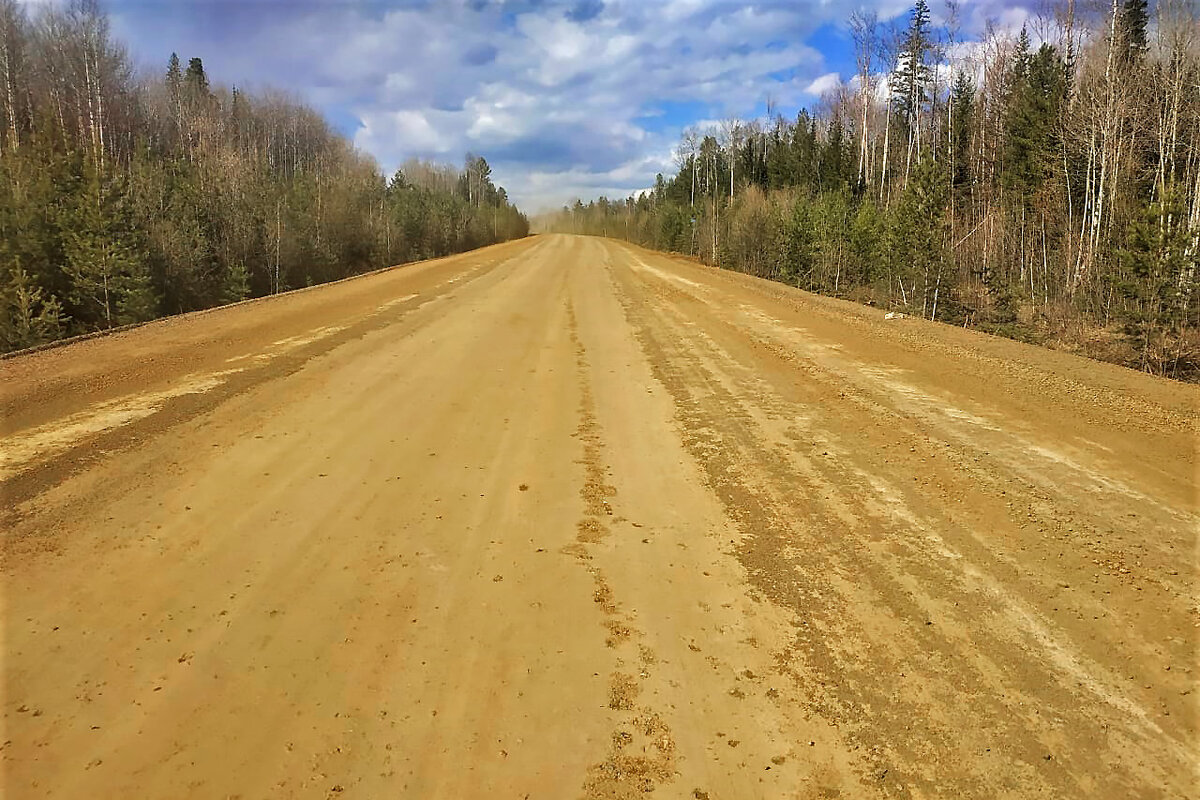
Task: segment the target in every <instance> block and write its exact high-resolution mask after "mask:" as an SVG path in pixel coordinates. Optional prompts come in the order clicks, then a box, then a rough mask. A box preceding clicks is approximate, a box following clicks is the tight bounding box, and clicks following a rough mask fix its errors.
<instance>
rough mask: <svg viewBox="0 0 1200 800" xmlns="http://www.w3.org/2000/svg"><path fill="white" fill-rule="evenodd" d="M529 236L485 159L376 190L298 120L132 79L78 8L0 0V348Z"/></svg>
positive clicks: (92, 19) (310, 116)
mask: <svg viewBox="0 0 1200 800" xmlns="http://www.w3.org/2000/svg"><path fill="white" fill-rule="evenodd" d="M527 233H528V223H527V220H526V219H525V217H524V216H523V215H522V214H521V213H520V212H519V211H518V210H517V209H516V208H515V207H514V206H513V205H512V204H511V203H509V202H508V198H507V195H506V194H505V191H504V189H503V188H500V187H498V186H495V185H493V183H492V181H491V179H490V168H489V167H488V164H487V162H486V161H485V160H484V159H483V158H481V157H478V156H473V155H468V156H467V158H466V163H465V166H464V168H463V169H461V170H459V169H455V168H452V167H446V166H440V165H435V164H428V163H420V162H411V163H408V164H405V165H404V166H403V167H402V169H401V170H399V171H397V172H396V173H395V175H393V176H392V177H390V178H386V177H385V176H384V175H383V174H381V172H380V170H379V167H378V166H377V164H376V163H375V162H374V161H373V160H372V159H371V158H369V157H368V156H366V155H364V154H362V153H360V152H358V151H356V150H355V149H354V147H353V146H352V145H351V144H350V142H349V141H347V139H346V138H345V137H343V136H341V135H340V134H338V133H337V132H336V131H334V130H333V129H332V128H331V127H330V126H329V124H328V123H327V122H326V121H325V120H324V119H323V118H322V117H321V116H320V115H319V114H318V113H316V112H315V111H313V110H312V109H310V108H308V107H306V106H305V105H303V104H302V103H300V102H299V101H297V100H296V99H294V98H292V97H288V96H286V95H284V94H281V93H276V92H271V91H266V92H261V93H255V94H251V93H247V92H243V91H240V90H238V89H237V88H224V87H220V86H214V85H210V83H209V80H208V77H207V75H206V73H205V68H204V64H203V61H202V60H201V58H199V57H192V58H187V59H186V62H184V61H182V60H180V59H179V58H177V57H175V56H172V57H171V59H170V62H169V63H168V64H164V65H162V69H161V71H159V72H158V73H157V74H149V75H143V74H139V73H138V72H136V71H135V70H134V68H133V66H132V64H131V61H130V59H129V57H128V56H127V54H126V52H125V49H124V48H123V46H122V45H121V43H120V42H117V41H115V40H114V38H113V37H112V36H111V35H110V32H109V25H108V20H107V18H106V16H105V14H104V13H103V11H102V10H101V9H100V8H99V6H98V5H97V3H96V2H95V0H73V1H72V2H70V3H69V4H67V5H65V6H60V5H56V4H45V5H41V6H34V10H33V11H32V12H30V11H27V6H25V5H23V4H21V3H19V2H17V0H0V348H2V349H4V350H13V349H18V348H22V347H28V346H31V345H36V344H40V343H43V342H47V341H51V340H54V339H57V338H61V337H63V336H69V335H72V334H78V333H85V332H90V331H95V330H102V329H106V328H111V327H115V326H119V325H123V324H128V323H134V322H140V321H144V320H149V319H152V318H155V317H158V316H162V315H166V314H175V313H179V312H184V311H191V310H196V309H202V308H207V307H211V306H214V305H218V304H222V303H229V302H233V301H237V300H241V299H244V298H248V297H258V296H262V295H267V294H271V293H275V292H280V291H285V290H287V289H292V288H296V287H302V286H308V285H312V284H318V283H323V282H326V281H330V280H335V279H338V278H343V277H346V276H349V275H354V274H357V273H361V272H364V271H367V270H371V269H375V268H378V267H382V266H386V265H390V264H396V263H400V262H404V261H411V260H414V259H420V258H428V257H435V256H441V255H447V254H450V253H456V252H461V251H463V250H467V249H471V248H474V247H479V246H481V245H485V244H489V243H492V242H497V241H504V240H507V239H512V238H516V237H520V236H524V235H526V234H527Z"/></svg>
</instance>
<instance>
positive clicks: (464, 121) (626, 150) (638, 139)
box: [112, 0, 1017, 211]
mask: <svg viewBox="0 0 1200 800" xmlns="http://www.w3.org/2000/svg"><path fill="white" fill-rule="evenodd" d="M875 5H876V6H877V7H878V9H879V12H880V15H881V17H883V18H885V19H886V18H889V17H891V16H895V15H896V14H900V13H902V12H903V11H904V9H905V8H906V7H907V4H902V3H901V0H877V2H876V3H875ZM988 5H992V0H985V1H984V2H981V3H979V4H978V6H976V7H975V8H974V9H973V10H972V15H973V16H972V19H971V20H969V21H968V22H969V26H972V25H973V26H976V27H978V26H981V25H982V22H980V21H978V20H976V19H975V16H978V13H982V12H979V11H978V7H979V6H988ZM112 8H113V15H114V27H115V28H116V30H117V32H118V34H120V35H122V36H123V38H125V39H126V40H127V41H129V42H130V44H131V46H132V49H133V51H134V53H135V54H136V55H137V56H138V57H139V58H141V59H142V60H143V61H145V62H146V63H147V64H151V65H154V66H155V67H156V68H158V67H160V65H162V64H164V63H165V61H166V57H167V55H169V53H170V52H171V51H172V50H176V51H178V52H179V54H180V56H181V57H185V58H186V57H189V56H193V55H198V56H202V57H203V58H204V60H205V64H206V65H208V67H209V70H210V73H211V74H212V76H213V77H214V78H215V79H217V80H220V81H223V82H226V83H234V82H236V83H240V84H247V83H248V84H250V85H251V86H264V85H272V86H278V87H281V88H285V89H289V90H291V91H294V92H295V93H297V94H298V95H300V96H301V97H303V98H305V99H307V100H309V101H310V102H313V103H315V104H317V105H318V106H319V107H321V108H322V110H324V111H326V112H327V113H329V114H330V116H331V117H332V118H333V119H335V120H339V121H345V120H355V121H358V122H359V125H358V127H357V128H356V129H351V130H348V133H350V134H351V135H352V136H353V138H354V142H355V144H356V145H358V146H359V147H361V148H363V149H364V150H366V151H368V152H370V153H372V154H373V155H374V156H375V157H376V159H377V160H378V161H379V162H380V165H381V166H382V167H383V168H384V169H387V170H390V169H393V168H395V166H397V165H398V164H400V163H401V162H402V161H404V160H405V159H406V158H409V157H413V156H416V157H423V158H433V159H438V160H443V161H455V162H457V161H458V159H460V158H461V157H462V154H464V153H465V152H467V151H472V152H475V153H479V154H481V155H483V156H485V157H486V158H487V159H488V161H489V162H490V163H491V164H492V166H493V175H494V176H495V178H496V180H498V181H499V182H500V183H502V184H503V185H505V186H506V187H507V188H508V189H509V191H510V194H511V195H512V196H513V197H514V198H515V199H516V200H517V201H518V202H519V203H521V204H522V205H523V207H525V208H526V209H527V210H529V211H536V210H538V209H539V208H543V207H548V206H552V205H558V204H561V203H563V202H566V201H568V200H570V199H571V198H573V197H576V196H579V197H585V198H586V197H591V196H594V195H596V194H601V193H603V194H608V195H610V196H620V195H623V194H626V193H629V192H631V191H634V190H637V189H640V188H643V187H645V186H648V185H651V184H652V183H653V180H654V175H655V174H656V173H657V172H660V171H662V172H666V171H669V170H670V168H671V152H672V147H673V145H674V144H675V142H676V141H677V139H678V135H679V132H680V130H681V129H682V128H683V127H684V126H686V125H688V124H691V123H693V122H694V121H696V120H699V119H703V118H720V117H725V116H730V115H740V116H743V117H745V116H750V115H753V114H755V113H756V111H757V110H758V109H760V108H761V104H762V103H763V101H765V100H766V99H767V97H771V98H772V99H773V100H774V101H775V102H776V103H777V104H778V105H780V106H781V107H782V108H785V109H786V108H788V107H789V106H799V105H802V104H805V103H809V102H812V99H813V97H814V96H816V95H820V94H821V93H823V92H824V91H827V90H828V89H831V88H834V87H836V86H837V85H839V84H840V83H841V82H842V80H843V77H842V73H844V74H845V75H846V77H847V78H848V77H849V74H850V72H851V71H852V65H850V64H849V63H848V59H850V58H851V57H850V56H849V55H848V53H849V43H848V41H846V40H845V36H844V34H843V35H841V38H840V39H839V36H838V35H833V36H832V37H831V36H822V37H821V42H820V43H819V45H820V46H819V47H818V46H814V45H813V44H811V43H810V41H811V40H813V39H814V36H815V35H818V34H821V33H822V31H825V32H828V31H829V30H831V29H836V27H837V26H838V25H841V24H842V17H844V15H845V10H844V8H843V7H841V6H840V4H836V3H828V2H822V0H763V1H762V2H750V3H746V2H735V1H734V0H659V1H656V0H395V1H394V2H391V3H388V4H386V5H379V4H374V3H370V2H365V3H354V4H350V3H341V2H338V3H319V2H303V3H290V2H265V1H264V0H258V2H249V3H234V2H232V1H231V0H207V1H206V0H181V2H179V3H176V4H165V3H163V4H146V3H144V2H140V1H139V0H113V6H112ZM995 9H997V13H998V12H999V11H1000V10H1002V9H1003V6H1001V5H1000V4H999V3H996V4H995ZM1016 19H1017V17H1016V16H1013V15H1010V16H1009V17H1008V18H1007V19H1006V22H1007V23H1009V24H1011V23H1012V22H1014V21H1015V20H1016ZM838 48H841V49H842V52H831V50H837V49H838ZM823 51H824V52H823Z"/></svg>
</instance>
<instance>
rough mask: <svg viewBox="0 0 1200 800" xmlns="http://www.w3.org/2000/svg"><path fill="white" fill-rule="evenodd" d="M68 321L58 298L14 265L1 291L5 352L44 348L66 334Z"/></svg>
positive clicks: (1, 333)
mask: <svg viewBox="0 0 1200 800" xmlns="http://www.w3.org/2000/svg"><path fill="white" fill-rule="evenodd" d="M64 321H65V319H64V317H63V313H62V304H61V303H59V302H58V298H56V297H55V296H54V295H52V294H49V293H47V292H45V291H44V290H43V289H42V287H40V286H38V285H37V284H36V283H35V282H34V280H33V278H32V277H30V275H29V273H27V272H26V271H25V270H24V269H22V268H21V267H20V266H19V265H14V266H13V267H12V268H11V269H10V270H9V273H8V283H7V284H5V285H4V287H3V289H0V344H2V345H3V346H4V349H5V350H16V349H19V348H22V347H32V346H33V345H38V344H44V343H45V342H50V341H53V340H54V339H57V338H59V337H60V336H62V334H63V328H64V326H63V323H64Z"/></svg>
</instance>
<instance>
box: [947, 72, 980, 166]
mask: <svg viewBox="0 0 1200 800" xmlns="http://www.w3.org/2000/svg"><path fill="white" fill-rule="evenodd" d="M950 118H951V129H950V164H951V166H950V169H951V176H950V179H951V183H952V184H953V186H954V188H955V189H961V188H964V187H966V186H968V185H969V184H970V181H971V130H972V128H973V125H974V124H975V119H974V118H975V83H974V82H973V81H972V80H971V78H970V77H968V75H967V73H965V72H962V71H960V72H959V73H958V74H957V75H955V76H954V86H953V88H952V89H951V90H950Z"/></svg>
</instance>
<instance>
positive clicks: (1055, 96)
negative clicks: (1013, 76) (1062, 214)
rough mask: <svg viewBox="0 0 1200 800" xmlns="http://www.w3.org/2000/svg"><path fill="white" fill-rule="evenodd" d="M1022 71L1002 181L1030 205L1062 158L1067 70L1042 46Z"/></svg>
mask: <svg viewBox="0 0 1200 800" xmlns="http://www.w3.org/2000/svg"><path fill="white" fill-rule="evenodd" d="M1014 71H1015V68H1014ZM1022 72H1023V73H1024V75H1023V79H1022V80H1021V82H1020V83H1019V84H1018V86H1017V87H1016V90H1015V91H1014V94H1013V97H1012V100H1011V110H1010V112H1009V124H1008V138H1007V140H1006V144H1005V159H1004V175H1003V181H1004V183H1005V185H1007V186H1008V187H1009V188H1011V189H1014V190H1015V191H1016V192H1017V193H1018V195H1019V196H1020V197H1021V198H1022V199H1023V200H1025V201H1026V202H1027V201H1028V200H1029V198H1030V197H1031V196H1032V195H1033V194H1034V193H1035V192H1036V191H1037V190H1038V189H1039V188H1040V187H1041V185H1042V184H1043V182H1045V180H1046V179H1047V178H1048V177H1049V176H1050V175H1051V174H1052V172H1053V169H1054V167H1055V165H1056V164H1057V160H1058V158H1059V156H1060V146H1059V128H1060V126H1059V117H1060V114H1061V112H1062V108H1063V104H1064V103H1065V101H1066V70H1065V67H1064V65H1063V63H1062V60H1061V59H1060V58H1059V56H1058V51H1057V50H1056V49H1055V48H1054V47H1053V46H1052V45H1049V44H1043V45H1042V46H1041V47H1040V48H1039V49H1038V51H1037V54H1036V55H1034V56H1033V58H1031V59H1029V60H1028V62H1027V64H1025V65H1024V67H1023V68H1022Z"/></svg>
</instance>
